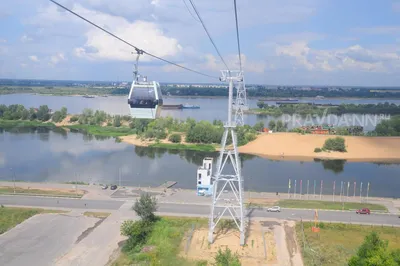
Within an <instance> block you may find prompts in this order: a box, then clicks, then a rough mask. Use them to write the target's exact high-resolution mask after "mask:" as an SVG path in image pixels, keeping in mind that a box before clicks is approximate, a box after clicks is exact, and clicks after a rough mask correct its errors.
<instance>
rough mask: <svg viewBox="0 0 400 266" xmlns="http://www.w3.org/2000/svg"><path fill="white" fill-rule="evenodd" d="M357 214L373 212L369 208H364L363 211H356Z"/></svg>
mask: <svg viewBox="0 0 400 266" xmlns="http://www.w3.org/2000/svg"><path fill="white" fill-rule="evenodd" d="M356 213H357V214H371V211H370V210H369V209H368V208H363V209H359V210H356Z"/></svg>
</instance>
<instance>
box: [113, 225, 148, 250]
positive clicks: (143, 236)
mask: <svg viewBox="0 0 400 266" xmlns="http://www.w3.org/2000/svg"><path fill="white" fill-rule="evenodd" d="M152 230H153V223H152V222H149V221H143V220H140V221H133V220H128V221H124V222H123V223H122V225H121V235H123V236H127V237H129V238H128V241H127V243H126V245H125V246H124V248H123V249H124V251H131V250H133V249H134V248H136V247H137V246H140V245H143V244H144V243H145V242H146V240H147V237H148V236H149V235H150V233H151V231H152Z"/></svg>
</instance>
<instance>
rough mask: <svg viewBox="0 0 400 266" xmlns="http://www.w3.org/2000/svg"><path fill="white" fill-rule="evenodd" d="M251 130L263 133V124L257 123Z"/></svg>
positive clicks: (261, 122)
mask: <svg viewBox="0 0 400 266" xmlns="http://www.w3.org/2000/svg"><path fill="white" fill-rule="evenodd" d="M253 129H254V130H255V131H263V129H264V122H263V121H259V122H257V123H256V124H255V125H254V126H253Z"/></svg>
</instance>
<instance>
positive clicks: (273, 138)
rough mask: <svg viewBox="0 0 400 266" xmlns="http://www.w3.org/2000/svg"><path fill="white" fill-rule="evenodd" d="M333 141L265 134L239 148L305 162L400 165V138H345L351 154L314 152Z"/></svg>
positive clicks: (263, 155) (304, 136)
mask: <svg viewBox="0 0 400 266" xmlns="http://www.w3.org/2000/svg"><path fill="white" fill-rule="evenodd" d="M333 137H334V136H328V135H301V134H298V133H272V134H261V135H260V136H258V138H257V139H256V140H254V141H252V142H250V143H248V144H246V145H244V146H241V147H239V152H241V153H248V154H254V155H259V156H262V157H268V158H276V159H288V160H303V161H305V160H313V159H314V158H320V159H346V160H349V161H359V162H383V161H400V137H353V136H344V137H343V138H344V139H345V144H346V149H347V152H320V153H315V152H314V149H315V148H317V147H319V148H322V146H323V145H324V142H325V140H327V139H328V138H333ZM282 154H283V155H284V156H283V158H282Z"/></svg>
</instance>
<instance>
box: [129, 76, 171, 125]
mask: <svg viewBox="0 0 400 266" xmlns="http://www.w3.org/2000/svg"><path fill="white" fill-rule="evenodd" d="M128 104H129V109H130V112H131V116H132V117H133V118H146V119H155V118H157V117H159V116H160V112H161V106H162V105H163V100H162V95H161V89H160V84H159V83H158V82H156V81H150V82H147V81H146V79H144V81H133V82H132V86H131V91H130V92H129V96H128Z"/></svg>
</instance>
